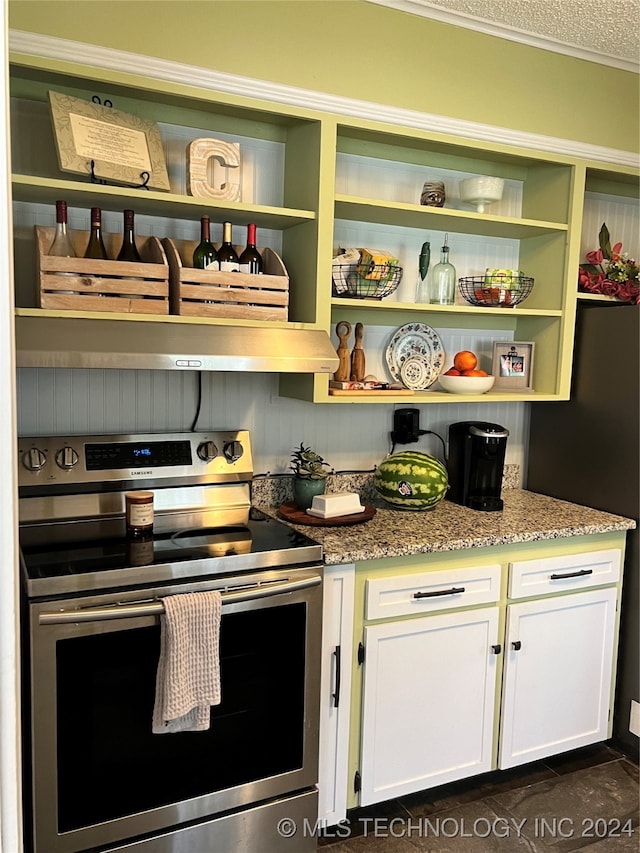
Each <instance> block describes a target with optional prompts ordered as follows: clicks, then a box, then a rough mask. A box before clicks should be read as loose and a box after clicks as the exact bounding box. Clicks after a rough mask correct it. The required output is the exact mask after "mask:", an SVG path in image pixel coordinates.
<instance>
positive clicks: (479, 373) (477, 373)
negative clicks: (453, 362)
mask: <svg viewBox="0 0 640 853" xmlns="http://www.w3.org/2000/svg"><path fill="white" fill-rule="evenodd" d="M488 375H489V374H488V373H487V372H486V370H463V371H462V376H488Z"/></svg>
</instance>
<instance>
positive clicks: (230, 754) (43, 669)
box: [30, 568, 322, 853]
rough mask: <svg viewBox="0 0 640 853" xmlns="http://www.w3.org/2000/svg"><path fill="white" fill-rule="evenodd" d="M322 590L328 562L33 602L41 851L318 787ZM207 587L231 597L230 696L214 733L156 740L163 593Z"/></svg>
mask: <svg viewBox="0 0 640 853" xmlns="http://www.w3.org/2000/svg"><path fill="white" fill-rule="evenodd" d="M320 582H321V570H320V568H311V569H294V570H290V569H289V570H275V571H269V572H262V573H260V574H259V575H251V576H249V577H247V576H242V579H241V580H238V579H230V578H226V579H224V578H223V579H220V578H216V579H215V580H212V581H211V582H210V583H204V582H203V583H189V584H180V585H179V586H177V585H176V586H172V587H163V588H154V589H153V590H144V591H142V592H140V591H138V593H137V594H136V593H135V592H126V593H120V594H116V593H113V594H104V595H98V596H93V597H84V598H81V599H71V600H68V599H67V600H62V601H60V600H56V601H49V602H38V603H32V604H31V605H30V623H31V627H30V635H31V636H30V639H31V651H30V655H31V679H30V681H31V685H30V687H31V699H30V707H31V709H32V721H31V733H32V739H31V772H32V791H33V832H34V850H35V853H71V851H79V850H87V849H88V848H94V847H102V846H103V845H108V844H111V843H113V842H116V841H121V840H130V839H134V838H140V837H146V838H149V837H150V836H152V835H153V834H154V833H158V832H159V831H162V832H163V833H166V831H167V828H180V827H184V826H185V824H191V825H193V823H194V822H198V821H203V820H205V821H206V820H209V821H210V820H211V818H212V816H216V815H220V814H221V813H226V814H229V813H232V812H233V811H234V810H235V811H237V812H240V811H242V810H243V809H249V807H250V806H251V805H255V804H256V803H265V802H266V801H269V800H270V799H273V800H276V799H278V800H279V801H280V802H282V798H283V796H284V795H287V794H292V793H293V792H296V794H297V795H299V794H300V792H301V791H303V790H304V789H310V788H313V786H314V785H315V784H316V783H317V778H318V776H317V764H318V714H319V710H318V709H319V672H320V635H321V610H322V606H321V597H322V592H321V589H322V587H321V583H320ZM205 589H221V590H222V595H223V608H222V621H221V628H220V675H221V690H222V702H221V704H220V705H218V706H216V707H214V708H212V711H211V727H210V729H209V730H208V731H204V732H185V733H179V734H162V735H154V734H152V730H151V722H152V714H153V704H154V695H155V678H156V670H157V665H158V658H159V649H160V619H159V615H158V614H159V612H161V611H162V604H161V602H158V601H157V599H158V598H160V597H161V596H163V595H171V594H179V593H180V592H197V591H199V590H205ZM311 801H312V802H315V800H311ZM309 817H310V820H311V821H313V820H314V819H315V815H313V814H312V815H310V816H309ZM294 848H295V840H294V841H293V847H292V848H291V849H294ZM163 849H164V848H163ZM167 849H169V848H167ZM170 849H173V848H170ZM285 849H289V847H286V848H285Z"/></svg>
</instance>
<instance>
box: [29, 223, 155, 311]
mask: <svg viewBox="0 0 640 853" xmlns="http://www.w3.org/2000/svg"><path fill="white" fill-rule="evenodd" d="M55 230H56V229H55V228H51V227H49V228H45V227H42V226H39V225H36V226H35V231H36V243H37V248H38V278H39V288H38V295H39V305H40V308H61V309H66V310H69V311H113V312H117V313H119V314H168V313H169V266H168V264H167V258H166V255H165V253H164V249H163V248H162V244H161V243H160V240H158V238H157V237H137V238H136V245H137V247H138V251H139V252H140V256H141V257H142V260H143V263H133V262H131V261H115V260H113V261H112V260H108V261H102V260H94V259H92V258H83V257H82V256H83V255H84V252H85V250H86V248H87V242H88V240H89V232H88V231H70V232H69V236H70V237H71V242H72V243H73V247H74V249H75V250H76V252H77V254H78V257H77V258H57V257H54V256H53V255H49V254H47V252H48V251H49V248H50V246H51V243H52V242H53V238H54V235H55ZM104 243H105V247H106V249H107V254H108V255H109V257H110V258H115V257H116V255H117V254H118V252H119V251H120V246H121V245H122V235H121V234H105V235H104Z"/></svg>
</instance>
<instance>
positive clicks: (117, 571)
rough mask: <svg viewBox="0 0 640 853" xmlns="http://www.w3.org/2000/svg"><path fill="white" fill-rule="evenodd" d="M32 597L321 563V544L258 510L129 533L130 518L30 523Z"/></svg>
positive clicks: (25, 542)
mask: <svg viewBox="0 0 640 853" xmlns="http://www.w3.org/2000/svg"><path fill="white" fill-rule="evenodd" d="M20 550H21V562H22V571H23V579H24V582H25V586H26V590H27V594H28V595H29V596H40V595H55V594H59V593H64V592H83V591H94V590H103V589H108V588H118V587H120V586H131V585H149V584H151V583H158V582H164V581H167V580H172V579H176V578H180V579H181V580H185V579H188V578H201V577H206V576H209V575H219V574H221V573H230V574H234V573H237V572H246V571H252V570H255V569H264V568H280V567H284V566H289V565H304V564H305V563H309V562H319V561H320V559H321V557H322V548H321V546H320V545H318V544H317V543H315V542H314V541H313V540H311V539H309V538H308V537H307V536H304V535H302V534H301V533H299V532H298V531H297V530H294V529H293V528H291V527H289V526H287V525H285V524H283V523H282V522H279V521H277V520H275V519H273V518H270V517H269V516H267V515H264V513H261V512H259V511H258V510H253V509H252V510H251V512H250V517H249V519H248V521H247V523H246V524H244V525H236V526H229V527H206V526H203V527H197V526H196V527H193V526H191V527H188V528H178V529H171V528H170V527H169V529H167V524H166V523H165V524H164V525H162V526H161V527H160V529H159V530H154V533H153V535H152V536H149V537H146V538H144V537H143V538H128V537H127V536H126V530H125V524H124V520H123V519H122V518H114V519H101V520H93V521H80V522H78V521H72V522H59V523H56V524H34V525H26V526H24V527H21V529H20Z"/></svg>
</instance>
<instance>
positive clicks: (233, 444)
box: [224, 441, 244, 462]
mask: <svg viewBox="0 0 640 853" xmlns="http://www.w3.org/2000/svg"><path fill="white" fill-rule="evenodd" d="M243 453H244V450H243V447H242V444H241V443H240V442H239V441H228V442H227V443H226V444H225V446H224V455H225V456H226V458H227V461H228V462H236V461H237V460H238V459H240V457H241V456H242V454H243Z"/></svg>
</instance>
